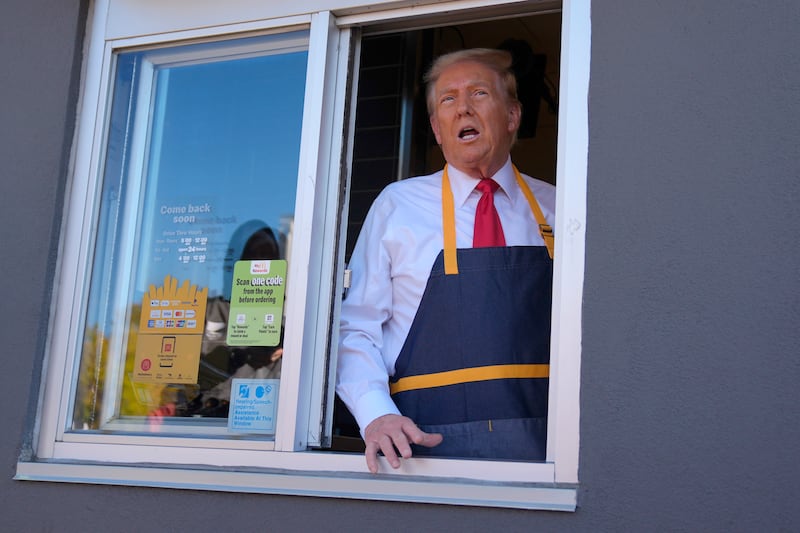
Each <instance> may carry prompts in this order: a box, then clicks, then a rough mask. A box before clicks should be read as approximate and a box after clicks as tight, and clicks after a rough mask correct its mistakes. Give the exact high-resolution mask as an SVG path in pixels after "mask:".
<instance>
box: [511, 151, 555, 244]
mask: <svg viewBox="0 0 800 533" xmlns="http://www.w3.org/2000/svg"><path fill="white" fill-rule="evenodd" d="M514 175H515V176H516V177H517V183H519V187H520V189H522V194H524V195H525V198H527V199H528V204H530V206H531V211H533V216H534V218H535V219H536V223H537V224H539V235H541V236H542V240H543V241H544V245H545V246H547V253H548V254H549V255H550V259H552V258H553V244H554V243H553V228H552V227H551V226H550V224H548V223H547V220H546V219H545V218H544V213H542V209H541V208H540V207H539V202H537V201H536V197H535V196H533V192H532V191H531V188H530V187H528V184H527V183H525V180H524V179H522V174H520V173H519V170H517V167H516V166H515V167H514Z"/></svg>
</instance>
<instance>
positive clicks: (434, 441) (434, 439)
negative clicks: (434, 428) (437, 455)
mask: <svg viewBox="0 0 800 533" xmlns="http://www.w3.org/2000/svg"><path fill="white" fill-rule="evenodd" d="M443 440H444V437H443V436H442V434H441V433H423V434H422V440H420V441H419V442H417V443H416V444H419V445H420V446H425V447H427V448H433V447H434V446H438V445H440V444H441V443H442V441H443Z"/></svg>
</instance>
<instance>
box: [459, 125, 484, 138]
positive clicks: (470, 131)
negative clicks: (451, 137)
mask: <svg viewBox="0 0 800 533" xmlns="http://www.w3.org/2000/svg"><path fill="white" fill-rule="evenodd" d="M478 135H480V133H479V132H478V130H476V129H475V128H471V127H468V128H464V129H463V130H461V131H459V132H458V138H459V139H461V140H462V141H469V140H472V139H474V138H476V137H477V136H478Z"/></svg>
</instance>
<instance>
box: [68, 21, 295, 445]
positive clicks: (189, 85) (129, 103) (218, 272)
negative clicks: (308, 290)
mask: <svg viewBox="0 0 800 533" xmlns="http://www.w3.org/2000/svg"><path fill="white" fill-rule="evenodd" d="M306 46H307V45H306V36H305V34H300V33H293V34H286V35H273V36H267V37H258V38H248V39H240V40H237V41H229V42H226V43H210V44H209V43H205V44H202V45H192V46H183V47H175V48H171V49H160V50H147V51H139V52H125V53H120V54H118V55H117V56H116V70H115V79H114V91H113V99H112V102H111V107H110V109H109V122H108V138H107V144H106V149H105V165H104V170H103V186H102V191H101V203H100V212H99V219H98V225H97V234H96V242H95V256H94V263H93V268H92V272H91V276H90V280H89V284H90V290H89V300H88V306H87V313H86V321H85V325H84V336H83V347H82V353H81V360H80V365H79V368H78V370H77V372H78V374H77V376H75V377H76V380H75V381H76V383H77V390H76V391H75V403H74V408H73V414H72V420H73V426H72V429H73V430H93V429H100V428H103V427H104V426H105V425H106V424H108V423H111V422H118V423H125V422H127V423H130V424H131V426H130V427H131V429H132V430H136V431H142V430H154V429H156V430H158V429H159V427H160V426H163V425H164V422H165V420H167V419H169V418H172V417H189V416H191V417H193V418H192V420H198V422H199V421H203V420H205V419H206V418H214V419H220V418H222V419H224V418H225V417H226V416H227V402H228V400H229V398H230V379H231V378H232V377H256V378H277V377H279V375H280V364H281V356H282V352H283V350H282V348H281V345H282V335H281V342H279V343H278V345H277V346H242V347H231V346H229V345H228V344H227V342H226V336H225V334H226V329H227V321H228V320H227V319H228V309H229V303H230V294H231V283H232V272H233V265H234V263H235V261H237V260H241V259H245V260H252V259H286V258H287V257H288V255H289V254H288V252H289V248H290V247H291V233H292V225H293V219H294V203H295V192H296V186H297V168H298V159H299V148H300V126H301V120H302V111H303V96H304V90H305V70H306V61H307V52H306V51H305V49H306ZM155 294H159V295H160V296H159V297H157V298H155V297H153V295H155ZM186 294H191V295H193V296H192V297H189V298H188V299H186V298H187V297H186V296H185V295H186ZM176 295H183V296H176ZM195 295H197V296H195ZM199 295H202V297H201V298H198V296H199ZM183 300H185V302H184V301H183ZM202 304H205V311H204V312H203V313H202V314H201V316H196V315H200V313H199V312H198V313H196V310H198V309H202V307H201V305H202ZM143 308H144V309H145V310H146V313H147V316H144V317H142V310H143ZM153 332H156V333H158V334H159V335H160V336H159V337H158V338H157V339H156V340H157V341H159V342H160V344H159V346H158V348H154V350H155V352H157V355H156V357H158V358H160V359H153V358H152V357H149V356H143V355H142V354H143V349H144V348H143V347H144V346H145V345H146V344H147V342H145V341H146V340H147V341H148V342H150V340H152V339H150V338H149V337H147V335H146V334H150V333H153ZM187 333H196V335H194V336H192V337H191V338H190V336H189V335H186V334H187ZM187 340H188V341H191V342H189V343H188V344H187V342H185V341H187ZM195 345H196V348H194V346H195ZM187 346H191V347H192V348H191V349H190V350H187V348H186V347H187ZM188 361H191V363H190V364H189V365H188V366H189V367H190V368H189V370H188V372H187V370H186V369H187V362H188ZM173 363H175V364H174V365H173ZM151 366H153V367H154V368H155V367H158V366H160V367H161V368H160V369H159V368H155V369H156V370H159V372H161V374H159V377H153V376H154V374H153V369H151V368H150V367H151ZM145 367H147V368H145ZM173 371H174V372H176V373H174V374H168V372H173ZM143 376H144V377H143ZM148 376H149V377H148ZM187 380H188V381H187ZM136 424H138V425H136ZM162 429H163V428H162Z"/></svg>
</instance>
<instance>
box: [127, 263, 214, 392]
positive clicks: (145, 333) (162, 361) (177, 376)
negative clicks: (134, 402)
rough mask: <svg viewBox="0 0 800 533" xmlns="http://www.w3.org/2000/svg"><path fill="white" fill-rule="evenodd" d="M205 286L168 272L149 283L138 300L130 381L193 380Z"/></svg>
mask: <svg viewBox="0 0 800 533" xmlns="http://www.w3.org/2000/svg"><path fill="white" fill-rule="evenodd" d="M207 298H208V289H207V288H206V289H202V290H198V289H197V286H196V285H190V284H189V280H186V281H184V282H183V285H181V286H180V287H178V280H176V279H175V278H173V277H172V276H169V275H168V276H166V277H165V278H164V285H163V286H161V287H155V286H154V285H151V286H150V290H149V291H148V292H146V293H145V294H144V297H143V301H142V316H141V319H140V321H139V336H138V338H137V342H136V358H135V361H134V368H133V381H138V382H142V383H197V374H198V369H199V366H200V351H201V349H202V344H203V329H204V327H205V316H206V301H207Z"/></svg>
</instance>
